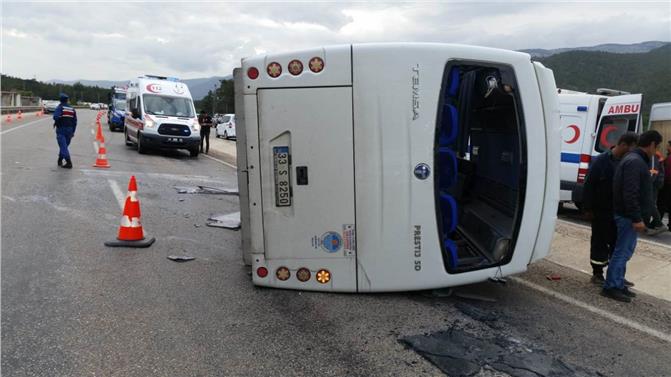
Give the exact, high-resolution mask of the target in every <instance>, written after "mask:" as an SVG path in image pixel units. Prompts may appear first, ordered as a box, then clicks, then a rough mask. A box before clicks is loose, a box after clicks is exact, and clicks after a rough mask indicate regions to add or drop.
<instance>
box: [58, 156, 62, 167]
mask: <svg viewBox="0 0 671 377" xmlns="http://www.w3.org/2000/svg"><path fill="white" fill-rule="evenodd" d="M58 167H59V168H62V167H63V157H61V156H58Z"/></svg>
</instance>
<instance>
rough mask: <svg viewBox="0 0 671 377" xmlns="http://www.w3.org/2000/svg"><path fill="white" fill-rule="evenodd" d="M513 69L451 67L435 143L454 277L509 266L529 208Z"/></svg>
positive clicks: (441, 226)
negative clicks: (525, 195) (521, 224)
mask: <svg viewBox="0 0 671 377" xmlns="http://www.w3.org/2000/svg"><path fill="white" fill-rule="evenodd" d="M516 88H517V85H516V81H515V74H514V71H513V69H512V67H509V66H505V65H495V64H487V63H479V62H460V61H451V62H449V63H448V64H447V66H446V68H445V74H444V79H443V85H442V89H441V96H440V101H439V111H438V117H437V124H436V133H435V135H436V136H435V144H434V166H435V171H436V173H435V176H434V184H435V196H436V197H435V200H436V218H437V224H438V234H440V237H441V240H440V241H441V247H442V253H443V254H442V255H443V261H444V264H445V268H446V270H447V271H448V273H460V272H466V271H473V270H478V269H483V268H489V267H495V266H501V265H504V264H506V263H508V262H509V261H510V260H511V258H512V254H513V251H514V249H515V241H516V239H517V235H518V231H519V226H520V222H521V217H522V210H523V207H524V194H525V185H526V147H525V138H524V135H525V133H524V126H525V125H524V119H523V116H522V114H523V113H522V109H521V101H520V98H519V93H518V92H517V90H516Z"/></svg>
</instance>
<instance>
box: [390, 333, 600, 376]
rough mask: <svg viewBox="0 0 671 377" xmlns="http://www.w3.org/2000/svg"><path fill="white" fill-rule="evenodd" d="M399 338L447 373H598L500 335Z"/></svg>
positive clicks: (529, 374)
mask: <svg viewBox="0 0 671 377" xmlns="http://www.w3.org/2000/svg"><path fill="white" fill-rule="evenodd" d="M400 341H401V342H402V343H404V344H406V345H407V346H408V347H410V348H411V349H413V350H414V351H415V352H417V353H418V354H420V355H422V356H423V357H425V358H426V359H428V360H429V361H430V362H431V363H433V364H434V365H435V366H437V367H438V368H440V370H442V371H443V372H445V373H446V374H447V375H448V376H454V377H457V376H459V377H462V376H463V377H468V376H475V375H477V374H478V373H479V372H480V371H481V369H483V368H489V369H493V370H496V371H498V372H503V373H507V374H509V375H510V376H513V377H582V376H598V374H592V373H589V372H587V371H585V370H583V369H581V368H577V367H573V366H570V365H568V364H566V363H565V362H564V361H562V360H561V359H559V358H556V357H553V356H551V355H548V354H547V353H546V352H545V351H544V350H540V349H533V348H531V347H527V346H525V345H524V344H523V343H522V342H521V341H519V340H516V339H512V338H505V337H502V336H496V337H493V338H481V337H478V335H475V334H472V333H468V332H466V331H464V330H461V329H457V328H451V329H449V330H447V331H440V332H436V333H432V334H427V335H413V336H408V337H404V338H401V339H400Z"/></svg>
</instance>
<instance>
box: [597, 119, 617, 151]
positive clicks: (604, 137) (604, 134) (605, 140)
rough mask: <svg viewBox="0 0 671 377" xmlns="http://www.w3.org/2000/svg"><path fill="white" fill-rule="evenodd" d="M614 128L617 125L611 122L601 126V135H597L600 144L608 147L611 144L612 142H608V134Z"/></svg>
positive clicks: (614, 129)
mask: <svg viewBox="0 0 671 377" xmlns="http://www.w3.org/2000/svg"><path fill="white" fill-rule="evenodd" d="M616 130H617V127H616V126H613V125H612V124H611V125H608V126H606V127H604V128H603V130H602V131H601V137H599V142H600V143H601V145H602V146H604V147H606V148H610V147H612V146H613V144H611V143H609V142H608V134H610V133H611V132H613V131H616Z"/></svg>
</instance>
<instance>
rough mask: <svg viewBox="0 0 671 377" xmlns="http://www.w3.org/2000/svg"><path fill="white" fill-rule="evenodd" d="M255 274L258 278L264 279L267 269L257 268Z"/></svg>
mask: <svg viewBox="0 0 671 377" xmlns="http://www.w3.org/2000/svg"><path fill="white" fill-rule="evenodd" d="M256 274H257V275H259V277H260V278H264V277H266V276H268V269H267V268H265V267H259V268H257V269H256Z"/></svg>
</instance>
